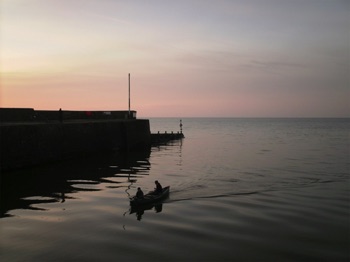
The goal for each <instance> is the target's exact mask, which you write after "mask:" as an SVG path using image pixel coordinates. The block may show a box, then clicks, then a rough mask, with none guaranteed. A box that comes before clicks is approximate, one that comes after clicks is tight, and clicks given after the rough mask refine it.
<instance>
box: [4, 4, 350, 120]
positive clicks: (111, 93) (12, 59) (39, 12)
mask: <svg viewBox="0 0 350 262" xmlns="http://www.w3.org/2000/svg"><path fill="white" fill-rule="evenodd" d="M349 41H350V1H349V0H198V1H197V0H177V1H170V0H169V1H168V0H130V1H118V0H1V2H0V69H1V75H0V84H1V86H0V106H1V107H29V108H34V109H37V110H39V109H42V110H45V109H47V110H58V109H59V108H62V109H63V110H127V109H128V74H129V73H130V74H131V109H132V110H136V111H137V116H138V117H350V79H349V76H350V62H349V61H350V44H349Z"/></svg>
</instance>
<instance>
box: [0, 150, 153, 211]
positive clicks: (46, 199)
mask: <svg viewBox="0 0 350 262" xmlns="http://www.w3.org/2000/svg"><path fill="white" fill-rule="evenodd" d="M149 157H150V151H147V152H141V153H140V152H138V153H133V154H130V153H129V154H128V155H114V154H112V155H101V156H90V157H87V158H83V159H74V160H72V161H67V162H62V163H58V164H55V165H48V166H42V167H36V168H28V169H24V170H17V171H10V172H6V173H2V174H1V198H0V204H1V205H0V207H1V209H0V212H1V213H0V217H8V216H11V210H14V209H30V210H42V211H44V210H45V209H44V208H41V207H40V208H39V207H36V206H37V205H39V206H41V205H40V204H45V203H56V202H61V203H64V202H65V201H67V200H70V199H74V198H75V194H76V193H78V192H82V191H91V192H93V191H100V190H101V189H100V188H99V187H98V185H99V184H100V183H106V184H108V186H107V187H108V188H125V192H126V194H127V195H128V196H130V193H129V191H130V188H131V187H132V185H133V183H135V182H136V181H137V178H138V177H139V176H145V175H149V170H150V163H149Z"/></svg>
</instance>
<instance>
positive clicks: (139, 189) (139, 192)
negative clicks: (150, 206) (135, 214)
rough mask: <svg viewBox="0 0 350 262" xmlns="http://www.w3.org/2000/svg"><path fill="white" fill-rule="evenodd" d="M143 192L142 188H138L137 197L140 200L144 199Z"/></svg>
mask: <svg viewBox="0 0 350 262" xmlns="http://www.w3.org/2000/svg"><path fill="white" fill-rule="evenodd" d="M143 196H144V195H143V191H142V190H141V188H140V187H138V188H137V192H136V197H137V198H139V199H143Z"/></svg>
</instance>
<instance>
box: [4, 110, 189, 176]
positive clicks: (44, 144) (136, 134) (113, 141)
mask: <svg viewBox="0 0 350 262" xmlns="http://www.w3.org/2000/svg"><path fill="white" fill-rule="evenodd" d="M180 129H181V131H180V132H177V133H174V132H169V133H168V132H164V133H159V132H158V133H156V134H151V132H150V123H149V120H148V119H137V118H136V111H131V110H128V111H69V110H62V109H59V110H34V109H32V108H0V150H1V151H0V170H11V169H17V168H24V167H28V166H35V165H41V164H45V163H49V162H56V161H60V160H65V159H69V158H74V157H81V156H84V155H91V154H97V153H100V152H107V151H112V152H120V153H127V152H133V151H134V152H135V151H143V150H149V148H150V147H151V146H157V145H160V144H166V143H168V142H170V141H172V140H178V139H182V138H184V135H183V133H182V123H181V122H180Z"/></svg>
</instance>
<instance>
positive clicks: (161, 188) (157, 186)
mask: <svg viewBox="0 0 350 262" xmlns="http://www.w3.org/2000/svg"><path fill="white" fill-rule="evenodd" d="M154 183H155V184H156V188H155V189H154V191H153V193H154V194H155V195H159V194H161V193H163V187H162V185H161V184H160V183H159V182H158V180H156V181H154Z"/></svg>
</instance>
